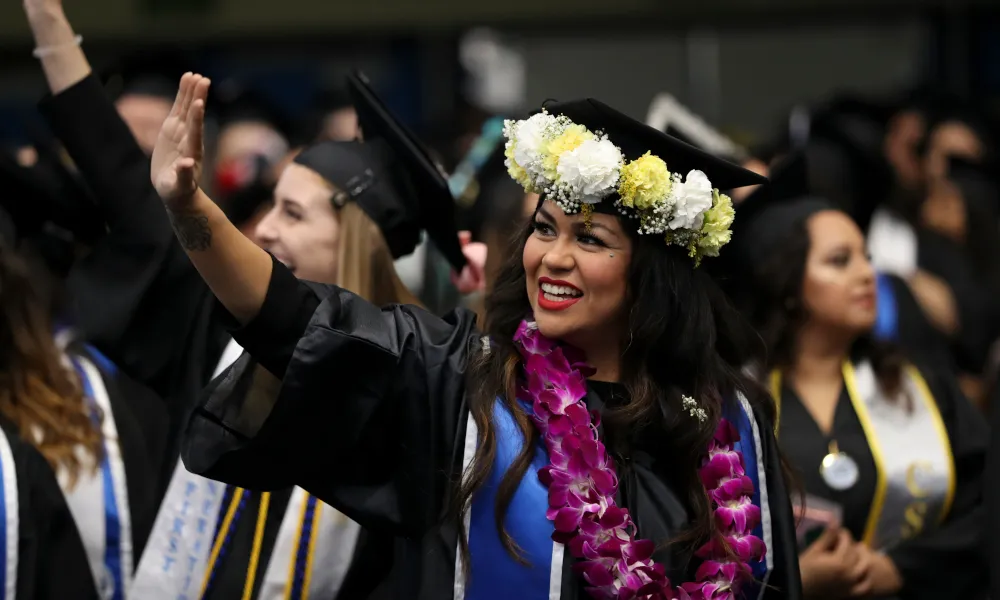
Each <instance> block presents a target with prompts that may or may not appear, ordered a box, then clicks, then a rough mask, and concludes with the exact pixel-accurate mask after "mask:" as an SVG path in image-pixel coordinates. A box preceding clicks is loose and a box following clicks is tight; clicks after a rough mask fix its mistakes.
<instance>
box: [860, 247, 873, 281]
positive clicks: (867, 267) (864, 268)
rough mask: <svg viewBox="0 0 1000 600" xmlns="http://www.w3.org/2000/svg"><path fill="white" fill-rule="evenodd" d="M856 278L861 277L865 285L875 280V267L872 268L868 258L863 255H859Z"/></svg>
mask: <svg viewBox="0 0 1000 600" xmlns="http://www.w3.org/2000/svg"><path fill="white" fill-rule="evenodd" d="M858 276H859V277H861V279H862V281H864V282H865V283H866V284H867V283H871V282H873V281H874V280H875V267H874V266H872V261H871V260H869V258H868V256H867V255H865V254H862V255H861V263H860V266H859V271H858Z"/></svg>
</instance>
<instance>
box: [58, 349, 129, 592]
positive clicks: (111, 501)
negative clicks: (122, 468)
mask: <svg viewBox="0 0 1000 600" xmlns="http://www.w3.org/2000/svg"><path fill="white" fill-rule="evenodd" d="M88 350H90V351H91V352H93V355H94V356H96V357H99V359H98V360H97V361H95V362H97V363H98V364H100V365H101V367H103V366H104V365H106V364H111V363H110V361H109V360H108V359H107V358H105V357H104V356H103V355H101V354H100V353H98V352H96V350H93V349H92V348H89V347H88ZM71 360H72V361H73V367H74V368H75V369H76V372H77V374H78V375H79V376H80V381H81V382H83V393H84V396H85V397H86V398H87V400H88V401H89V402H90V403H91V407H92V408H93V409H94V420H95V422H98V421H97V411H96V408H97V406H96V401H95V399H94V388H93V386H92V385H91V383H90V380H89V379H88V378H87V373H86V372H85V371H84V370H83V368H82V367H80V365H79V363H78V362H77V361H76V360H75V359H74V358H73V357H72V356H71ZM101 477H102V480H103V485H104V536H105V544H104V566H105V567H106V568H107V570H108V573H109V574H110V575H111V579H112V582H113V583H114V594H113V595H112V596H111V600H124V598H125V580H124V574H123V573H122V561H121V558H122V554H121V551H122V550H121V546H122V532H121V516H120V515H119V514H118V499H117V498H116V497H115V481H114V476H113V474H112V472H111V463H110V461H109V459H108V451H107V448H106V447H105V449H104V458H103V460H102V461H101ZM98 583H99V582H98Z"/></svg>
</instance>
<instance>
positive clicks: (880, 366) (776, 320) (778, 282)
mask: <svg viewBox="0 0 1000 600" xmlns="http://www.w3.org/2000/svg"><path fill="white" fill-rule="evenodd" d="M808 220H809V219H808V216H803V217H802V218H801V219H800V220H797V221H796V222H794V223H792V224H791V226H790V227H789V229H788V232H787V233H786V234H785V235H784V236H782V237H781V238H780V239H778V240H775V242H774V249H773V251H772V252H770V253H769V254H768V257H767V258H766V259H765V260H763V261H761V262H760V263H758V264H756V265H754V266H753V272H752V273H751V281H750V282H749V284H748V285H746V286H744V288H743V290H742V292H741V294H740V295H739V299H738V304H739V305H740V307H741V308H742V309H743V312H744V314H745V315H746V316H747V318H748V319H749V320H750V323H751V324H752V325H753V326H754V328H755V329H756V330H757V331H758V332H759V333H760V335H761V337H762V338H763V341H764V345H765V347H766V348H767V355H766V360H764V361H763V363H762V365H763V367H764V368H765V369H767V371H770V370H772V369H787V368H790V367H791V366H792V365H793V364H794V361H795V351H796V349H795V346H796V337H797V336H798V333H799V330H800V329H801V327H802V326H803V325H804V324H805V323H806V320H807V319H808V318H809V315H808V314H807V313H806V310H805V305H804V302H803V299H802V285H803V281H804V279H805V274H806V261H807V259H808V256H809V249H810V247H811V240H810V237H809V230H808V229H807V227H806V223H807V221H808ZM850 359H851V360H852V361H858V360H862V359H868V360H870V361H871V363H872V368H873V369H874V371H875V375H876V378H877V379H878V382H879V386H880V387H881V388H882V389H883V391H885V392H886V393H887V394H888V395H889V397H890V398H892V397H895V395H896V392H897V391H898V390H899V389H900V380H901V378H902V371H903V367H904V365H905V364H906V360H905V358H904V357H903V355H902V354H901V352H900V351H899V349H898V348H896V347H895V346H893V345H891V344H887V343H883V342H877V341H875V340H874V338H872V336H871V335H862V336H859V337H858V338H857V339H856V340H855V341H854V343H853V344H852V346H851V349H850Z"/></svg>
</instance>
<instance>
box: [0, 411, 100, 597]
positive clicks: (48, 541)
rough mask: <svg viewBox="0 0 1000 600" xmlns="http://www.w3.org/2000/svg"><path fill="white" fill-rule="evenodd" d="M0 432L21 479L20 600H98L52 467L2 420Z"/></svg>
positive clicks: (0, 420)
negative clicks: (0, 431) (5, 439)
mask: <svg viewBox="0 0 1000 600" xmlns="http://www.w3.org/2000/svg"><path fill="white" fill-rule="evenodd" d="M0 427H2V428H3V431H4V434H5V435H6V436H7V441H8V443H9V444H10V449H11V454H12V456H13V459H14V469H15V471H16V474H17V502H18V521H19V522H18V534H19V535H18V538H19V539H18V544H17V547H18V550H17V551H18V561H17V587H16V590H17V592H16V593H17V600H64V599H65V598H73V599H74V600H75V599H77V598H79V599H80V600H91V599H92V600H97V597H98V596H97V589H96V586H95V585H94V577H93V575H92V574H91V572H90V563H89V562H88V561H87V555H86V552H85V551H84V549H83V543H82V542H81V541H80V534H79V533H78V532H77V529H76V524H75V523H74V522H73V515H72V514H71V513H70V512H69V508H68V507H67V506H66V500H65V499H64V498H63V494H62V490H61V489H60V488H59V482H58V481H56V476H55V473H54V471H53V470H52V467H51V466H50V465H49V463H48V462H46V460H45V458H44V457H42V455H41V454H40V453H39V452H38V450H36V449H35V447H34V446H32V445H31V444H28V443H27V442H25V441H23V440H22V439H21V438H20V436H19V435H18V434H17V428H16V427H15V426H14V425H13V424H11V423H10V422H9V421H7V420H6V419H3V418H0ZM0 594H2V590H0Z"/></svg>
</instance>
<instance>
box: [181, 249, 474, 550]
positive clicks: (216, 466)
mask: <svg viewBox="0 0 1000 600" xmlns="http://www.w3.org/2000/svg"><path fill="white" fill-rule="evenodd" d="M273 264H274V269H273V272H272V277H271V283H270V286H269V288H268V292H267V297H266V299H265V301H264V304H263V306H262V308H261V311H260V313H259V314H258V316H257V317H256V318H255V319H254V320H253V321H252V322H251V323H250V324H249V325H248V326H247V327H245V328H244V329H242V330H236V331H234V333H233V336H234V338H235V339H236V340H237V341H238V342H239V343H240V344H241V345H242V346H243V348H244V349H245V350H246V352H245V353H244V355H243V356H242V357H241V358H240V359H239V360H238V361H237V362H236V363H235V364H234V365H233V366H232V367H231V368H230V369H229V370H228V371H227V372H226V373H224V374H223V375H221V376H220V377H219V378H217V379H216V380H215V381H214V382H213V383H212V384H211V385H210V386H209V387H208V389H207V390H206V392H205V397H204V399H203V401H202V402H201V405H200V407H199V408H198V409H196V411H195V412H194V414H193V415H192V417H191V420H190V421H189V423H188V427H187V430H186V435H185V441H184V445H183V449H182V456H183V458H184V462H185V465H186V466H187V468H188V469H190V470H191V471H192V472H194V473H199V474H202V475H204V476H206V477H209V478H212V479H217V480H220V481H225V482H227V483H231V484H235V485H239V486H242V487H247V488H252V489H278V488H282V487H288V486H291V485H297V486H300V487H302V488H304V489H306V490H307V491H309V492H310V493H312V494H314V495H315V496H317V497H318V498H320V499H321V500H323V501H324V502H326V503H327V504H330V505H331V506H333V507H335V508H337V509H338V510H340V511H341V512H343V513H345V514H346V515H347V516H348V517H350V518H352V519H354V520H355V521H357V522H358V523H360V524H361V525H362V526H363V527H366V528H370V529H372V530H374V531H391V532H393V533H396V534H402V535H419V534H420V533H422V532H423V531H425V530H426V529H427V528H428V527H430V526H431V525H433V524H435V523H437V522H438V521H439V519H440V517H441V516H442V509H443V503H444V498H445V497H446V496H447V495H448V489H449V484H450V483H451V479H452V476H453V468H452V467H453V465H454V456H455V448H456V444H457V443H458V440H460V439H464V436H463V437H461V438H460V437H459V434H458V430H459V426H460V424H461V421H462V417H463V413H464V410H463V408H462V406H463V401H464V392H465V381H464V378H465V367H466V362H467V359H468V356H469V352H470V349H471V348H473V347H474V344H475V339H474V338H475V330H474V321H475V318H474V316H473V315H472V313H470V312H467V311H456V312H454V313H451V314H450V315H448V316H446V317H444V318H440V317H436V316H434V315H432V314H430V313H428V312H426V311H423V310H421V309H419V308H416V307H412V306H401V305H391V306H387V307H385V308H378V307H376V306H374V305H372V304H370V303H368V302H366V301H364V300H362V299H361V298H359V297H357V296H355V295H354V294H352V293H350V292H347V291H346V290H343V289H340V288H337V287H335V286H320V285H317V284H308V283H304V282H299V281H297V280H295V279H294V277H293V276H292V275H291V273H290V272H288V270H287V269H286V268H285V267H284V266H283V265H281V264H280V263H279V262H277V261H274V263H273ZM258 365H263V367H264V368H258ZM276 376H277V377H276ZM279 377H280V378H281V380H280V381H279Z"/></svg>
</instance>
